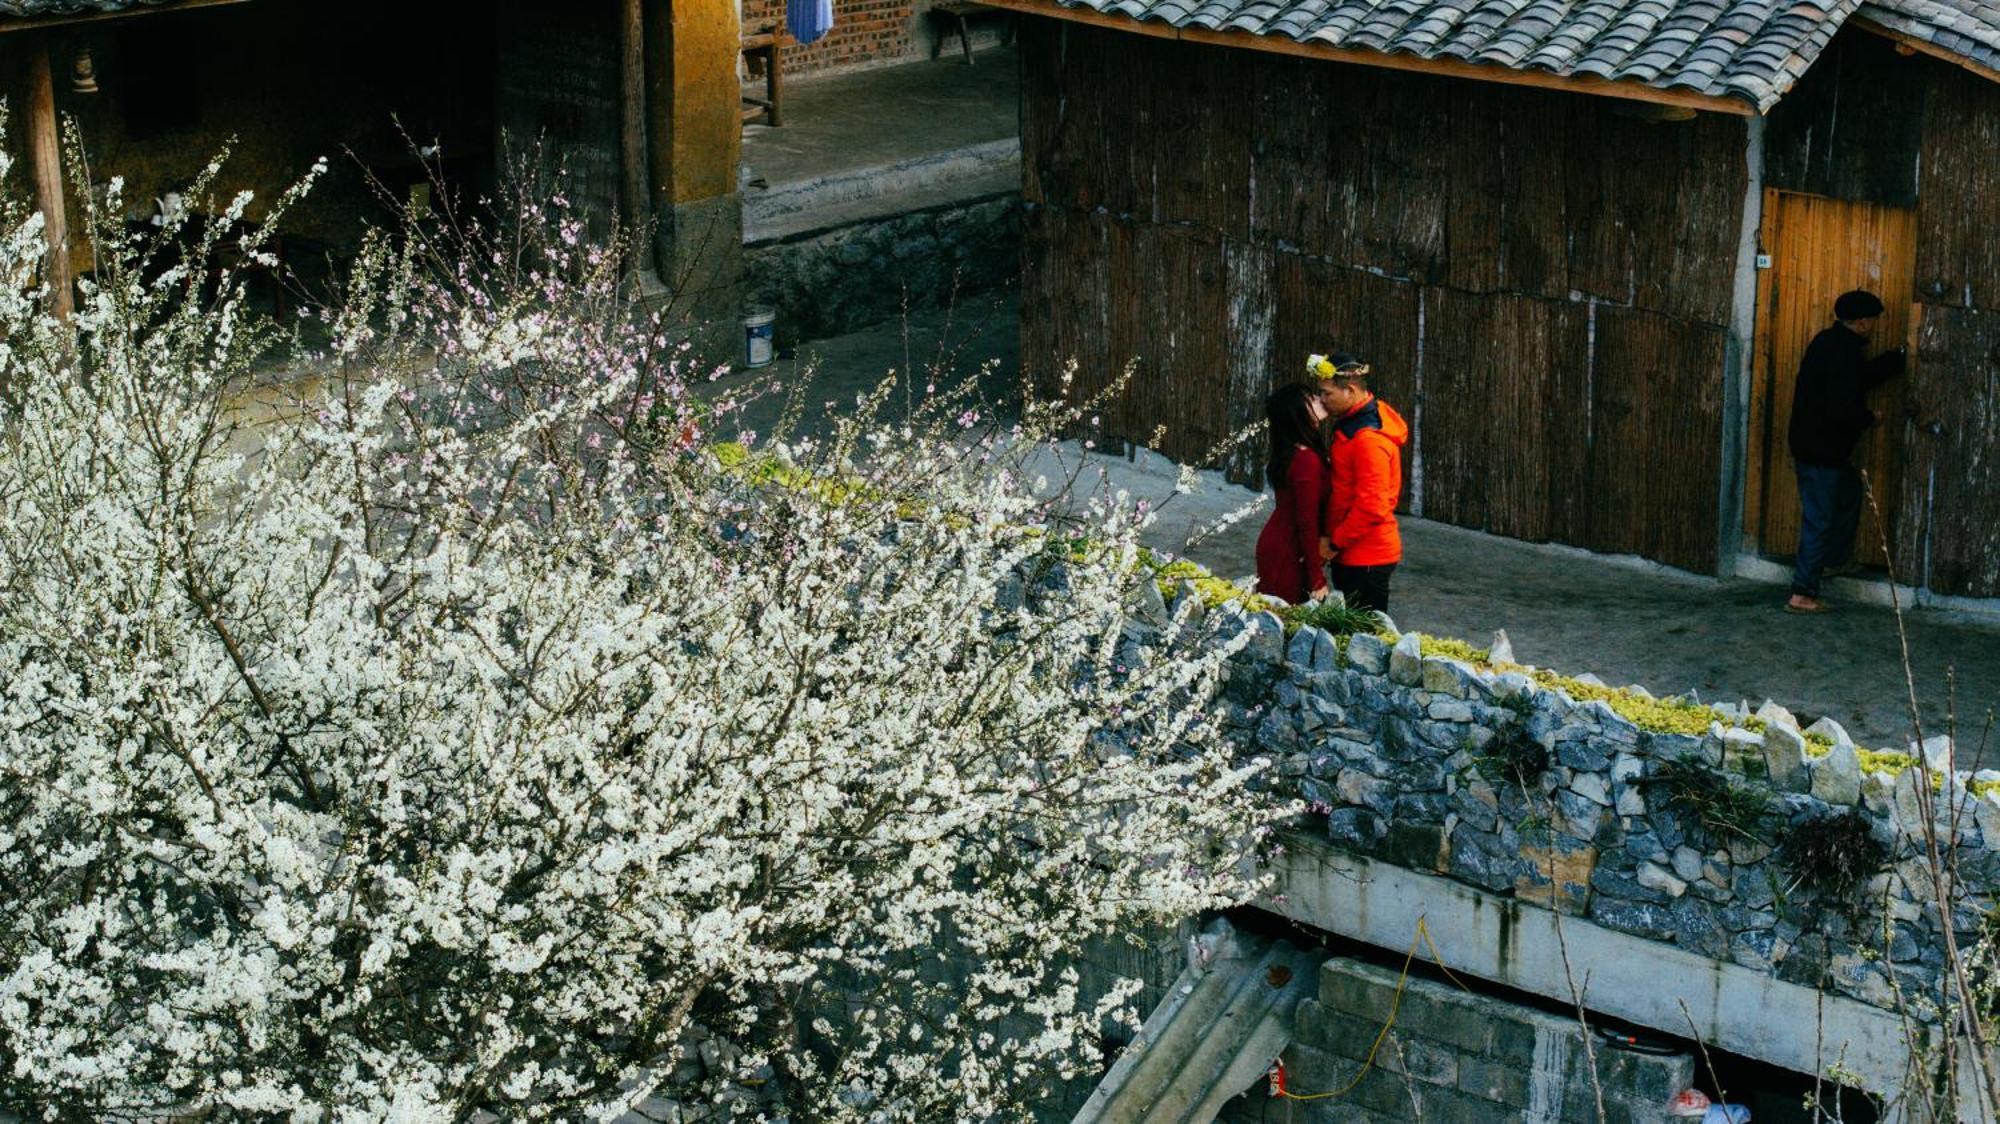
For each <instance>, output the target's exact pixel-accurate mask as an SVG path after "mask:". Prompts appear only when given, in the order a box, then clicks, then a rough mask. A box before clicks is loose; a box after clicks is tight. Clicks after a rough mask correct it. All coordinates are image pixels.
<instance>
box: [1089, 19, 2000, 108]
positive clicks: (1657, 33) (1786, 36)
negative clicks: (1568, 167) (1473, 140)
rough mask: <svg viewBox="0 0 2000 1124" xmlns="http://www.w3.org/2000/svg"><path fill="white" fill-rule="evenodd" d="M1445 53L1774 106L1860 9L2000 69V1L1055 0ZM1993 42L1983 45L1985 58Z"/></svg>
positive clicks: (1259, 31)
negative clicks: (1842, 25)
mask: <svg viewBox="0 0 2000 1124" xmlns="http://www.w3.org/2000/svg"><path fill="white" fill-rule="evenodd" d="M1055 2H1056V3H1059V4H1061V5H1062V6H1064V7H1069V8H1088V9H1091V10H1093V11H1096V12H1100V13H1103V14H1106V15H1119V16H1126V17H1129V18H1131V19H1135V20H1140V21H1151V22H1163V23H1167V24H1170V25H1172V26H1174V27H1177V28H1181V29H1184V30H1185V29H1191V28H1199V29H1203V30H1207V31H1218V32H1246V33H1248V34H1251V35H1260V36H1274V37H1283V38H1286V39H1291V40H1294V41H1296V42H1299V43H1306V44H1313V43H1318V44H1324V45H1326V46H1328V47H1338V48H1349V49H1362V50H1371V51H1380V52H1383V53H1385V54H1390V55H1414V56H1416V57H1418V58H1422V59H1428V60H1433V61H1450V62H1460V63H1472V64H1480V65H1487V66H1500V67H1507V68H1510V69H1514V70H1532V71H1541V72H1544V73H1548V74H1553V75H1559V76H1562V77H1583V76H1590V77H1596V78H1604V79H1610V80H1614V81H1626V82H1637V83H1641V84H1643V85H1646V86H1651V87H1653V88H1655V89H1660V90H1678V91H1685V92H1688V93H1695V94H1703V95H1707V96H1710V97H1723V98H1734V99H1738V100H1741V101H1747V102H1749V103H1751V104H1752V105H1755V106H1756V107H1757V108H1758V109H1759V110H1767V109H1769V108H1771V106H1773V105H1775V104H1776V103H1777V101H1778V99H1779V98H1781V97H1783V96H1784V94H1785V92H1786V91H1787V90H1790V89H1791V87H1792V83H1794V82H1796V81H1797V80H1798V78H1799V76H1800V75H1801V74H1804V73H1805V70H1806V68H1807V67H1808V66H1810V65H1812V63H1813V61H1814V60H1815V59H1817V58H1818V57H1819V54H1820V52H1821V51H1822V50H1824V49H1825V48H1826V45H1827V43H1828V41H1830V40H1831V39H1832V38H1833V33H1834V32H1835V31H1836V30H1838V29H1839V28H1840V26H1841V24H1843V23H1845V22H1846V21H1847V19H1848V17H1849V16H1851V15H1853V14H1855V12H1856V11H1857V9H1858V10H1862V11H1864V12H1865V13H1866V14H1868V15H1870V16H1871V17H1873V18H1874V19H1876V20H1877V21H1879V22H1880V23H1882V24H1884V25H1885V26H1888V27H1891V28H1893V29H1895V30H1898V31H1902V32H1905V33H1908V34H1911V35H1915V36H1919V37H1921V38H1923V39H1925V40H1927V41H1929V42H1932V43H1934V44H1936V45H1937V46H1939V47H1941V48H1944V49H1946V50H1950V51H1953V52H1958V53H1963V54H1965V55H1966V56H1967V57H1969V58H1972V59H1975V60H1977V61H1982V62H1985V63H1987V64H1988V65H2000V0H1867V3H1866V4H1865V6H1864V4H1863V2H1862V0H1055ZM1982 52H1983V54H1982Z"/></svg>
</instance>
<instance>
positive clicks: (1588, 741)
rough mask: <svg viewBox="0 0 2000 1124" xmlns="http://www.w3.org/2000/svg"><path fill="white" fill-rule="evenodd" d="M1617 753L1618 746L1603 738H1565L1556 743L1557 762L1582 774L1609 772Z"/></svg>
mask: <svg viewBox="0 0 2000 1124" xmlns="http://www.w3.org/2000/svg"><path fill="white" fill-rule="evenodd" d="M1616 752H1617V746H1616V745H1615V744H1614V743H1612V742H1610V741H1608V740H1606V739H1604V738H1603V737H1582V738H1564V739H1563V740H1562V741H1560V742H1557V743H1556V760H1558V761H1560V762H1562V763H1563V764H1564V765H1567V766H1569V767H1570V768H1572V769H1575V770H1576V771H1578V772H1580V773H1604V772H1607V771H1608V770H1609V769H1610V768H1611V759H1612V755H1613V754H1615V753H1616ZM1605 803H1607V804H1608V803H1610V801H1608V800H1607V801H1605Z"/></svg>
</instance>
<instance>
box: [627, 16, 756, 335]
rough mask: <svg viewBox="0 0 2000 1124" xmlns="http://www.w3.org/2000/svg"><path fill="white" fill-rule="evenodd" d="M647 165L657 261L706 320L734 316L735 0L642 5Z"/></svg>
mask: <svg viewBox="0 0 2000 1124" xmlns="http://www.w3.org/2000/svg"><path fill="white" fill-rule="evenodd" d="M644 31H645V60H644V70H645V82H644V86H645V95H646V99H645V100H646V115H645V116H646V121H645V129H644V133H645V139H646V160H647V168H648V187H649V188H650V191H651V194H650V202H651V204H652V211H651V216H650V217H652V218H653V219H654V220H655V222H656V223H657V227H656V229H657V234H656V237H655V239H654V257H655V263H656V265H657V266H658V268H659V271H660V279H661V280H662V281H663V282H665V283H666V285H667V287H668V289H669V290H670V291H673V292H675V293H676V294H677V295H678V296H680V297H683V298H687V303H688V305H689V306H690V308H691V310H697V311H699V312H700V314H702V315H710V314H713V315H733V314H734V308H735V304H736V301H737V298H738V294H737V292H736V290H737V287H738V285H739V284H740V280H741V272H742V258H743V214H742V201H741V199H740V198H739V197H738V195H737V193H736V173H737V162H738V157H739V154H740V152H741V150H742V143H743V117H742V109H741V106H742V88H741V87H740V86H739V85H738V84H737V81H736V63H737V58H738V55H739V54H740V53H741V47H742V42H743V40H742V29H741V27H740V25H739V24H738V22H737V18H736V6H735V4H734V3H732V2H731V0H644Z"/></svg>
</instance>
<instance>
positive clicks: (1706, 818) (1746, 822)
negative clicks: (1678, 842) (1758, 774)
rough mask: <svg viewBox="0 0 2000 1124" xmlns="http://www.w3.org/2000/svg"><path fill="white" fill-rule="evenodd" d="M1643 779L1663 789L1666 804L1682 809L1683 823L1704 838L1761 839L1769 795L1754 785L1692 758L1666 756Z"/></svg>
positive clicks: (1712, 839)
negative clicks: (1737, 780) (1652, 771)
mask: <svg viewBox="0 0 2000 1124" xmlns="http://www.w3.org/2000/svg"><path fill="white" fill-rule="evenodd" d="M1644 783H1648V784H1657V785H1659V786H1660V787H1662V788H1664V789H1665V790H1666V793H1667V807H1669V808H1673V809H1675V810H1677V811H1680V812H1683V813H1686V819H1685V821H1684V823H1685V824H1686V826H1687V827H1689V828H1690V829H1691V830H1693V831H1695V832H1697V833H1699V834H1700V835H1701V836H1703V837H1704V838H1706V839H1708V840H1711V841H1714V842H1717V843H1729V842H1732V841H1741V842H1746V843H1762V842H1763V841H1764V836H1763V830H1764V817H1765V814H1766V812H1767V811H1768V809H1769V803H1770V801H1769V798H1768V797H1767V796H1765V794H1764V793H1761V792H1758V791H1757V790H1756V789H1753V788H1747V787H1745V786H1743V785H1740V784H1737V783H1736V782H1735V781H1733V780H1731V779H1730V778H1728V777H1726V776H1724V775H1722V774H1721V773H1718V772H1715V771H1713V770H1711V769H1708V768H1705V767H1703V766H1701V765H1698V764H1696V763H1694V762H1692V761H1677V760H1667V761H1662V762H1660V764H1659V767H1658V769H1657V771H1656V772H1655V773H1654V775H1653V776H1652V777H1650V778H1648V779H1647V780H1646V781H1645V782H1644Z"/></svg>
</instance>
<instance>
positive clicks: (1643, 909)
mask: <svg viewBox="0 0 2000 1124" xmlns="http://www.w3.org/2000/svg"><path fill="white" fill-rule="evenodd" d="M1600 877H1601V873H1600ZM1589 916H1590V919H1591V920H1592V921H1595V922H1597V923H1598V924H1599V925H1602V926H1604V927H1605V928H1607V929H1616V930H1618V931H1619V932H1621V933H1631V934H1632V935H1634V936H1640V937H1650V938H1652V939H1653V940H1656V941H1665V940H1672V939H1673V936H1674V931H1675V920H1674V915H1673V911H1672V910H1670V909H1668V908H1667V907H1666V906H1664V905H1659V904H1657V903H1654V902H1644V901H1623V900H1620V899H1618V898H1614V897H1610V896H1608V895H1605V894H1602V893H1600V894H1596V895H1594V896H1592V898H1591V900H1590V914H1589Z"/></svg>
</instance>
